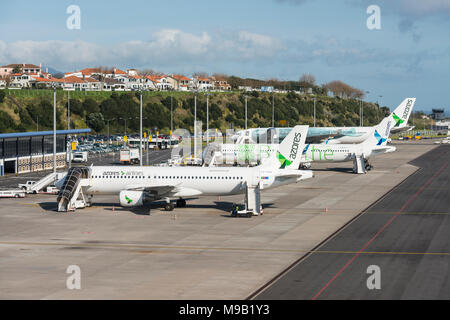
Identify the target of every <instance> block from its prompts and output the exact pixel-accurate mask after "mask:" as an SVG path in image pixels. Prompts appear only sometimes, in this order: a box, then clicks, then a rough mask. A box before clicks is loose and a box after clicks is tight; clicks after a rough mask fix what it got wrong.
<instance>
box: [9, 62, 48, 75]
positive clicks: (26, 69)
mask: <svg viewBox="0 0 450 320" xmlns="http://www.w3.org/2000/svg"><path fill="white" fill-rule="evenodd" d="M15 68H20V73H25V74H27V73H40V72H41V66H37V65H35V64H31V63H12V64H8V65H4V66H1V67H0V77H5V76H10V75H12V73H13V70H14V69H15Z"/></svg>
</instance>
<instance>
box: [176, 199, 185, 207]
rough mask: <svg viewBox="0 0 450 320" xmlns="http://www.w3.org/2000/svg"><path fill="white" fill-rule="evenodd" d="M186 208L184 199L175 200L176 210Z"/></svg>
mask: <svg viewBox="0 0 450 320" xmlns="http://www.w3.org/2000/svg"><path fill="white" fill-rule="evenodd" d="M184 207H186V200H184V199H181V198H180V199H178V200H177V208H184Z"/></svg>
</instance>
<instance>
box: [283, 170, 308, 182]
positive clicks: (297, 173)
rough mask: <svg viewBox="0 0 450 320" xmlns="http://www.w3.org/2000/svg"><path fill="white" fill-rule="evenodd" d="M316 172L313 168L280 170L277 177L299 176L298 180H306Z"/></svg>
mask: <svg viewBox="0 0 450 320" xmlns="http://www.w3.org/2000/svg"><path fill="white" fill-rule="evenodd" d="M313 176H314V173H313V172H312V171H311V170H279V171H278V173H277V176H276V177H277V179H281V180H283V179H289V178H298V180H306V179H309V178H312V177H313Z"/></svg>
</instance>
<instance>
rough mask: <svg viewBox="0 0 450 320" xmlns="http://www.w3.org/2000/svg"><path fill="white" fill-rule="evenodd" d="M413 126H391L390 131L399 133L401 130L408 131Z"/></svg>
mask: <svg viewBox="0 0 450 320" xmlns="http://www.w3.org/2000/svg"><path fill="white" fill-rule="evenodd" d="M414 128H415V126H406V127H397V128H396V127H393V128H391V133H394V134H395V133H401V132H405V131H410V130H412V129H414Z"/></svg>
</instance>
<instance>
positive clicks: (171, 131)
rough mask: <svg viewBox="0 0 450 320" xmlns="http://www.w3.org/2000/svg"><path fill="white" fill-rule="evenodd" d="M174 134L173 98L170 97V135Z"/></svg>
mask: <svg viewBox="0 0 450 320" xmlns="http://www.w3.org/2000/svg"><path fill="white" fill-rule="evenodd" d="M172 134H173V96H172V95H170V135H172Z"/></svg>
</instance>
